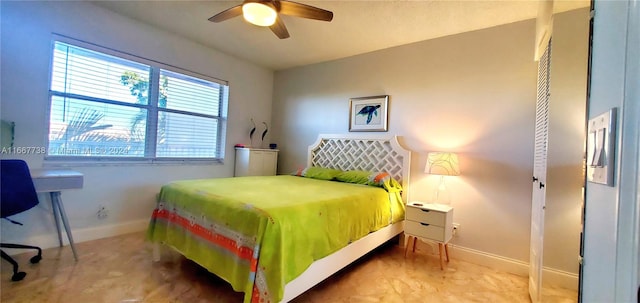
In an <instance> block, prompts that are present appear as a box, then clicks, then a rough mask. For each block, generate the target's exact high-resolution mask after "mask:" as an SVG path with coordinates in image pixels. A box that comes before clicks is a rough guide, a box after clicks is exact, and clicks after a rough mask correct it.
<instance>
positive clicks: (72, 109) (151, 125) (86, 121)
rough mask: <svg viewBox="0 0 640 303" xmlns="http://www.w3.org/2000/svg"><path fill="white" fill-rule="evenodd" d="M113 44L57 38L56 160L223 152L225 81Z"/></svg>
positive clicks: (52, 145) (52, 154)
mask: <svg viewBox="0 0 640 303" xmlns="http://www.w3.org/2000/svg"><path fill="white" fill-rule="evenodd" d="M105 50H106V51H107V52H109V53H110V54H107V53H105V52H99V51H96V50H92V49H88V48H83V47H79V46H76V45H72V44H69V43H65V42H61V41H55V42H54V46H53V60H52V68H51V86H50V91H49V95H50V101H51V110H50V117H49V149H48V158H49V159H62V158H64V159H83V160H86V159H97V160H109V159H116V160H122V159H214V160H220V159H221V158H222V157H223V151H224V144H223V142H224V131H225V125H226V106H227V100H228V88H229V87H228V86H227V85H226V84H225V83H220V81H215V80H213V79H212V80H209V79H205V77H194V76H192V75H187V73H186V72H185V73H179V72H176V71H172V70H168V69H163V67H164V66H163V65H162V64H158V63H155V62H152V61H149V60H145V59H142V58H140V60H139V61H138V60H130V58H131V57H132V56H129V55H125V54H122V57H127V59H125V58H122V57H119V56H114V55H112V53H114V51H112V50H107V49H105ZM116 54H117V53H116Z"/></svg>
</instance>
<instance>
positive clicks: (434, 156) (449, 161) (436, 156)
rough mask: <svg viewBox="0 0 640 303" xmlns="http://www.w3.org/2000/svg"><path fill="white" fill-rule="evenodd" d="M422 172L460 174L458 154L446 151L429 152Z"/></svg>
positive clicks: (443, 174) (447, 174) (446, 174)
mask: <svg viewBox="0 0 640 303" xmlns="http://www.w3.org/2000/svg"><path fill="white" fill-rule="evenodd" d="M424 172H425V173H427V174H432V175H441V176H458V175H460V165H459V164H458V155H456V154H454V153H447V152H431V153H429V155H428V156H427V165H426V166H425V167H424Z"/></svg>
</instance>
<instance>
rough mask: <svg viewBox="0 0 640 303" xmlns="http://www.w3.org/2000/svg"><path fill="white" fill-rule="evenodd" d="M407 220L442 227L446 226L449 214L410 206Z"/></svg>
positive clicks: (407, 210) (407, 211)
mask: <svg viewBox="0 0 640 303" xmlns="http://www.w3.org/2000/svg"><path fill="white" fill-rule="evenodd" d="M406 219H407V220H411V221H418V222H422V223H428V224H431V225H437V226H441V227H442V226H445V221H446V219H447V213H443V212H439V211H435V210H429V209H422V208H418V207H412V206H409V207H407V209H406Z"/></svg>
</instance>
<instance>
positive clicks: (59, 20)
mask: <svg viewBox="0 0 640 303" xmlns="http://www.w3.org/2000/svg"><path fill="white" fill-rule="evenodd" d="M1 5H2V8H1V10H0V12H1V14H2V16H1V18H0V20H1V22H2V26H1V29H2V33H1V35H0V36H1V39H2V40H1V42H2V44H1V45H2V48H1V54H2V63H1V64H0V66H1V68H2V69H1V72H2V77H1V81H2V82H1V84H2V89H1V93H2V95H1V97H2V98H1V107H0V109H1V114H2V119H6V120H8V121H14V122H15V123H16V136H15V144H16V146H34V147H37V146H44V145H45V142H46V141H45V139H46V136H47V121H48V119H47V114H48V107H49V99H48V86H49V78H48V77H49V62H50V60H51V59H50V58H51V41H52V33H57V34H62V35H66V36H69V37H72V38H76V39H80V40H84V41H88V42H92V43H95V44H99V45H102V46H105V47H109V48H113V49H116V50H119V51H123V52H127V53H131V54H134V55H138V56H142V57H145V58H147V59H152V60H156V61H159V62H163V63H165V64H170V65H173V66H177V67H180V68H183V69H187V70H190V71H193V72H197V73H201V74H204V75H208V76H212V77H216V78H219V79H224V80H227V81H229V85H230V93H229V103H230V105H229V124H228V132H227V140H226V141H227V142H226V144H227V145H226V155H225V161H224V164H208V165H202V164H198V165H196V164H191V165H190V164H183V165H175V164H174V165H126V166H125V165H120V166H113V165H105V166H102V165H101V166H98V165H94V166H79V165H74V164H69V168H71V169H75V170H78V171H80V172H82V173H84V175H85V179H84V188H83V189H82V190H70V191H66V192H63V193H62V196H63V201H64V203H65V208H66V211H67V215H68V216H69V221H70V224H71V227H72V229H73V231H74V237H75V240H76V241H82V240H88V239H93V238H99V237H103V236H109V235H114V234H118V233H122V232H126V231H130V230H141V229H144V228H146V224H147V223H148V220H149V217H150V215H151V211H152V210H153V207H154V206H155V196H156V194H157V193H158V192H159V190H160V186H161V185H163V184H165V183H167V182H169V181H172V180H177V179H191V178H205V177H229V176H233V169H234V166H233V159H234V153H233V152H234V150H233V145H234V144H235V143H239V142H246V141H248V131H249V125H250V124H249V119H250V118H254V119H255V120H256V121H267V122H270V119H271V95H272V88H273V72H272V71H270V70H268V69H265V68H262V67H259V66H257V65H254V64H251V63H248V62H245V61H242V60H239V59H237V58H235V57H232V56H229V55H225V54H223V53H221V52H218V51H215V50H212V49H209V48H206V47H204V46H202V45H200V44H197V43H194V42H191V41H189V40H186V39H184V38H181V37H178V36H176V35H173V34H171V33H168V32H165V31H162V30H159V29H157V28H154V27H151V26H149V25H146V24H144V23H140V22H137V21H135V20H132V19H129V18H126V17H123V16H120V15H117V14H114V13H112V12H110V11H108V10H105V9H103V8H99V7H97V6H94V5H92V4H90V3H88V2H74V1H53V2H51V1H46V2H36V1H26V2H20V1H2V2H1ZM2 157H3V158H23V159H25V160H27V162H28V163H29V165H30V166H31V167H32V168H40V167H42V166H43V165H46V163H45V162H44V161H43V155H41V154H40V155H4V154H3V155H2ZM40 202H41V203H40V204H39V205H38V206H37V207H36V209H34V210H31V211H29V212H25V213H23V214H19V215H17V216H16V220H19V221H23V222H29V224H27V225H25V226H17V225H13V224H4V223H3V224H2V239H3V240H12V239H19V240H20V241H23V242H25V243H33V244H38V245H42V246H44V247H50V246H55V245H56V242H57V237H56V235H55V227H54V226H55V225H54V222H53V218H52V215H51V204H50V202H49V201H48V199H46V198H45V197H44V196H41V200H40ZM100 205H102V206H105V207H106V208H107V210H108V214H109V216H108V217H107V218H106V219H103V220H99V219H98V218H97V216H96V213H97V211H98V209H99V208H98V207H99V206H100ZM27 238H30V239H27Z"/></svg>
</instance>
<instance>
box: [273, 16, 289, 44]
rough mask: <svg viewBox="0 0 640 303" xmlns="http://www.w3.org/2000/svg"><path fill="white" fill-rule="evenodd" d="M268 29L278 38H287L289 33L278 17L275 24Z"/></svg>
mask: <svg viewBox="0 0 640 303" xmlns="http://www.w3.org/2000/svg"><path fill="white" fill-rule="evenodd" d="M269 28H270V29H271V31H272V32H273V33H274V34H276V36H278V38H280V39H287V38H289V31H287V27H286V26H284V22H283V21H282V19H280V17H278V18H277V19H276V23H274V24H273V25H272V26H269Z"/></svg>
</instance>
